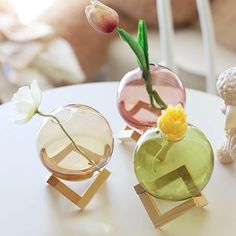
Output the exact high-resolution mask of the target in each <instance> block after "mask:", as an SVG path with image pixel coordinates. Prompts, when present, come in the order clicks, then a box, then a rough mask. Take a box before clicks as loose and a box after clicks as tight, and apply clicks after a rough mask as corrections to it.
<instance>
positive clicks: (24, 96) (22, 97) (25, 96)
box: [12, 86, 34, 104]
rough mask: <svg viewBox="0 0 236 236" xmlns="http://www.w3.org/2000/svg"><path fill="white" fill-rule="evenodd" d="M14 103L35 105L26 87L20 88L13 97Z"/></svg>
mask: <svg viewBox="0 0 236 236" xmlns="http://www.w3.org/2000/svg"><path fill="white" fill-rule="evenodd" d="M12 102H13V103H17V102H27V103H31V104H33V103H34V100H33V98H32V96H31V93H30V89H29V87H28V86H24V87H21V88H19V89H18V91H17V92H16V93H15V94H14V95H13V98H12Z"/></svg>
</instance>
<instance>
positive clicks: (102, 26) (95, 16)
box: [85, 1, 119, 34]
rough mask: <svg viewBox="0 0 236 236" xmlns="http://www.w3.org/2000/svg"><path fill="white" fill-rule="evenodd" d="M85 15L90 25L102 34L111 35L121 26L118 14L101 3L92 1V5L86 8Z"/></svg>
mask: <svg viewBox="0 0 236 236" xmlns="http://www.w3.org/2000/svg"><path fill="white" fill-rule="evenodd" d="M85 14H86V17H87V19H88V22H89V24H90V25H91V26H92V27H93V28H94V29H95V30H97V31H99V32H101V33H105V34H108V33H111V32H113V31H114V30H115V29H116V27H117V26H118V24H119V15H118V14H117V12H116V11H114V10H113V9H112V8H110V7H108V6H106V5H104V4H102V3H101V2H99V1H91V5H89V6H87V7H86V8H85Z"/></svg>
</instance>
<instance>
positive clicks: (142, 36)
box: [137, 20, 149, 70]
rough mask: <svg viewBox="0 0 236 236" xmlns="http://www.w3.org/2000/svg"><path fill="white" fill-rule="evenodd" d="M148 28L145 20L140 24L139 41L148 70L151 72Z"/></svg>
mask: <svg viewBox="0 0 236 236" xmlns="http://www.w3.org/2000/svg"><path fill="white" fill-rule="evenodd" d="M147 37H148V36H147V26H146V24H145V22H144V21H143V20H139V22H138V35H137V41H138V44H139V45H140V47H141V48H142V49H143V52H144V56H145V60H146V64H147V69H148V70H149V55H148V40H147Z"/></svg>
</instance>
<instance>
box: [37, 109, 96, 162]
mask: <svg viewBox="0 0 236 236" xmlns="http://www.w3.org/2000/svg"><path fill="white" fill-rule="evenodd" d="M36 113H37V114H39V115H40V116H43V117H49V118H52V119H54V120H55V121H56V123H57V124H58V125H59V126H60V128H61V129H62V131H63V132H64V134H65V135H66V136H67V137H68V139H69V140H70V141H71V143H72V145H73V146H74V148H75V149H76V151H77V152H78V153H80V154H82V155H83V156H84V157H85V158H86V159H87V160H88V161H89V164H90V165H94V164H95V163H94V161H92V160H90V159H89V158H88V157H87V156H86V155H85V153H84V152H83V151H82V150H81V149H80V148H78V146H77V145H76V143H75V141H74V140H73V139H72V138H71V136H70V135H69V134H68V132H67V131H66V130H65V128H64V126H63V125H62V124H61V122H60V120H59V119H58V118H57V117H56V116H54V115H50V114H44V113H42V112H41V111H39V110H37V112H36Z"/></svg>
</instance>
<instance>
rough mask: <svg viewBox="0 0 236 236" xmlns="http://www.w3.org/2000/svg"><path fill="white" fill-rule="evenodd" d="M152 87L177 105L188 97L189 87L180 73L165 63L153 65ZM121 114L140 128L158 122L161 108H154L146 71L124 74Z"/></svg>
mask: <svg viewBox="0 0 236 236" xmlns="http://www.w3.org/2000/svg"><path fill="white" fill-rule="evenodd" d="M150 73H151V77H152V87H153V90H156V91H157V93H158V94H159V96H160V97H161V99H162V100H163V101H164V102H165V103H166V104H167V105H168V104H171V105H173V106H175V105H177V104H178V103H181V104H182V105H183V106H184V104H185V100H186V94H185V88H184V86H183V84H182V82H181V80H180V79H179V77H178V76H177V75H176V74H175V73H174V72H173V71H171V70H170V69H168V68H166V67H163V66H161V65H150ZM117 103H118V109H119V112H120V115H121V116H122V117H123V119H124V120H125V121H126V123H127V124H128V125H129V126H131V127H133V128H135V129H138V130H141V131H145V130H147V129H148V128H150V127H152V126H154V125H155V124H156V122H157V118H158V116H159V115H160V114H161V112H160V110H157V109H155V108H152V106H151V105H150V100H149V96H148V93H147V91H146V86H145V81H144V79H143V78H142V71H141V70H140V69H139V68H137V69H134V70H132V71H130V72H128V73H127V74H125V76H124V77H123V78H122V80H121V82H120V85H119V88H118V94H117Z"/></svg>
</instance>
